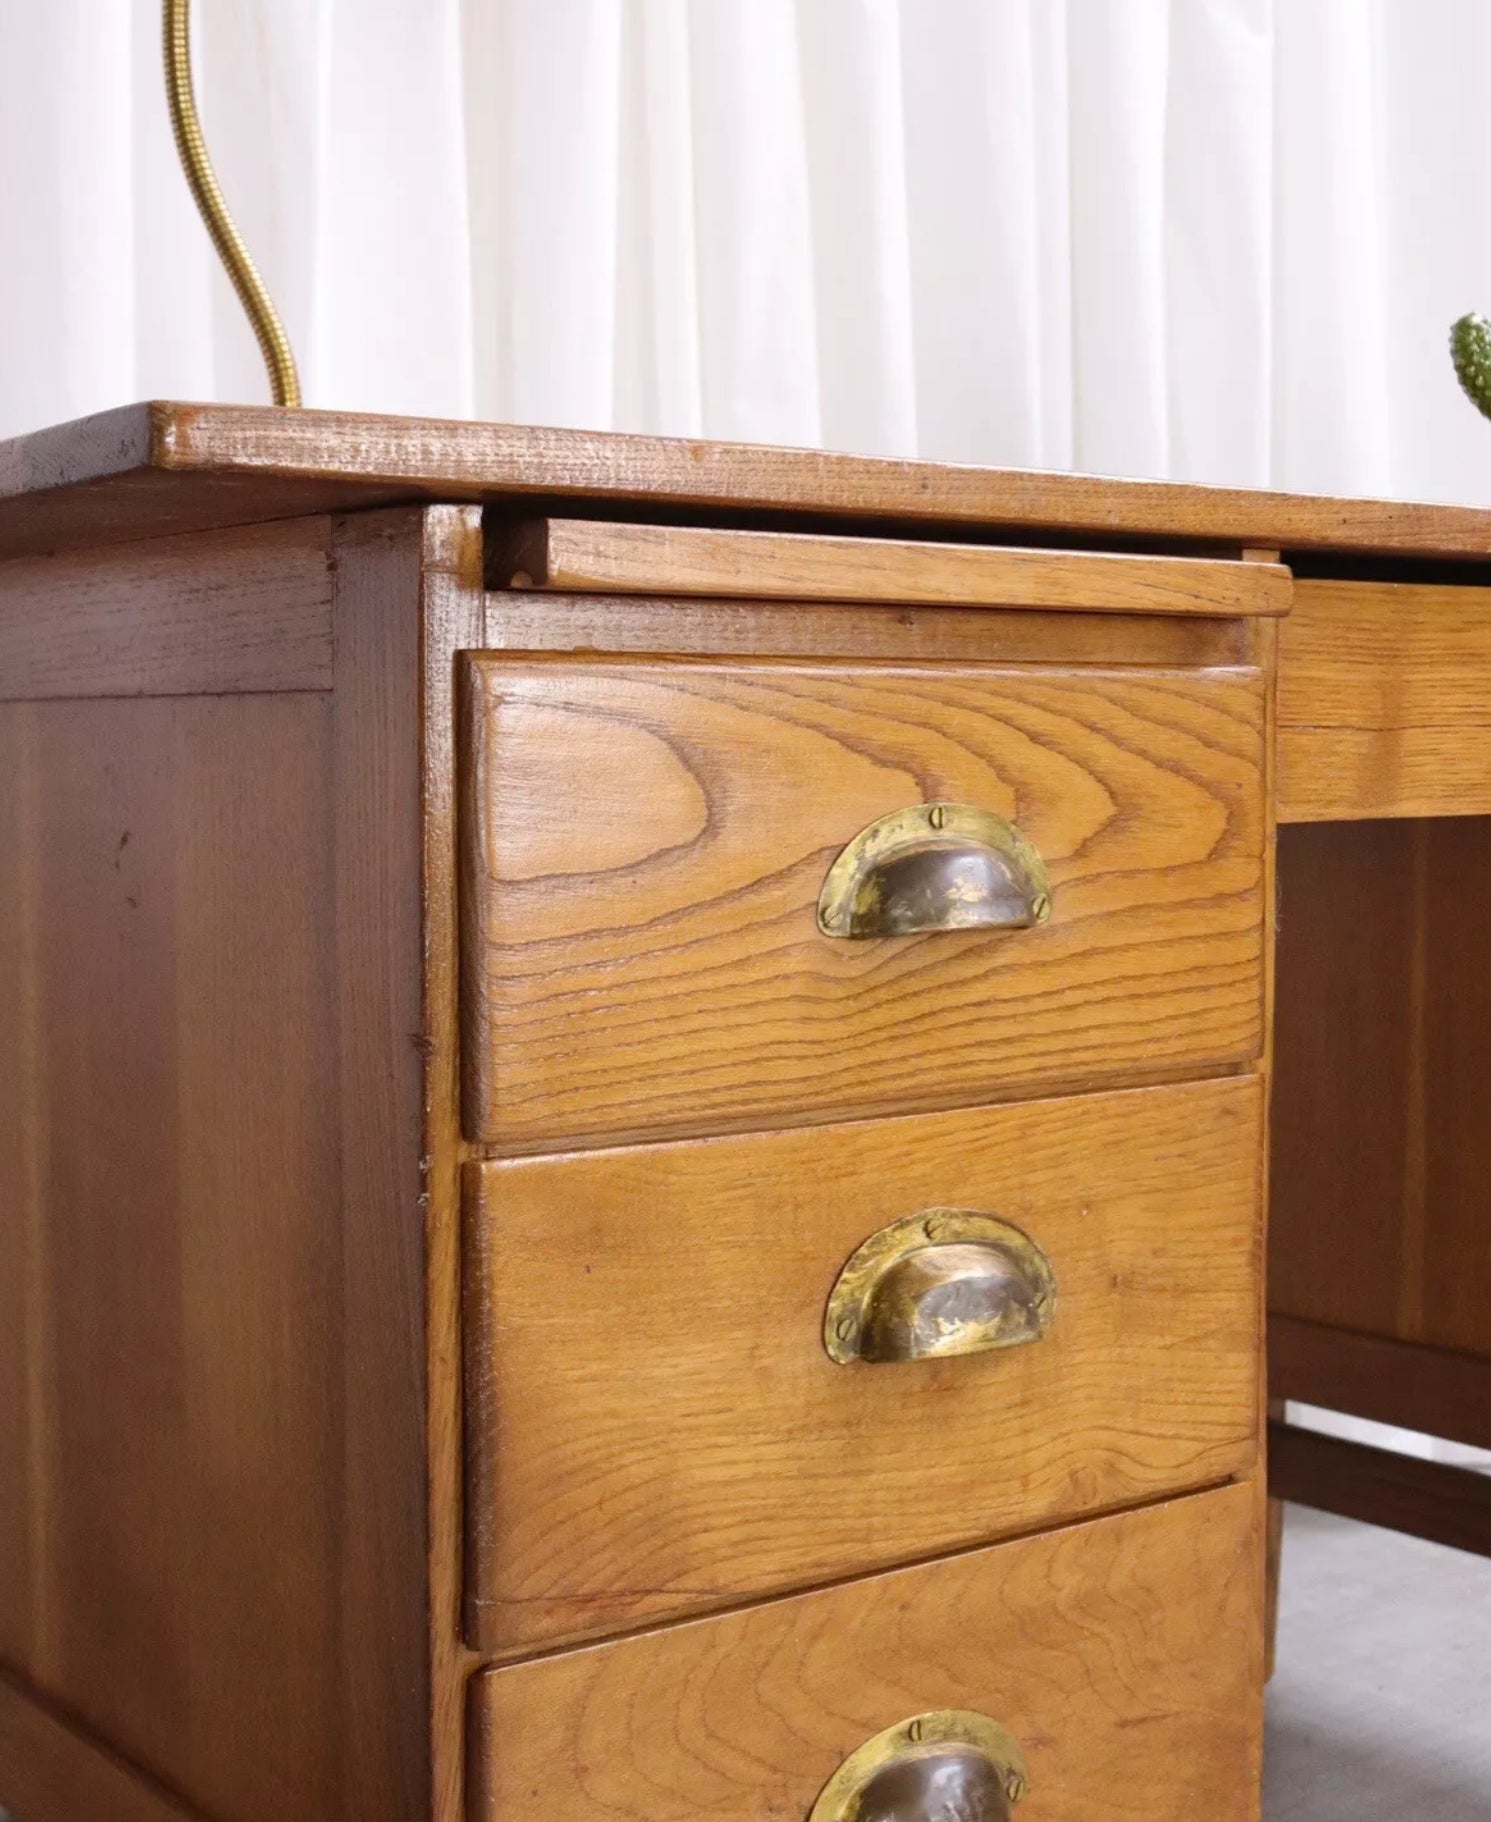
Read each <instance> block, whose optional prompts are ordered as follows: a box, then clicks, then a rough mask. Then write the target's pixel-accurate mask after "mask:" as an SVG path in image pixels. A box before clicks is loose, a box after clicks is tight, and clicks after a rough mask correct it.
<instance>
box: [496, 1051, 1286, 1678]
mask: <svg viewBox="0 0 1491 1822" xmlns="http://www.w3.org/2000/svg"><path fill="white" fill-rule="evenodd" d="M1260 1109H1261V1094H1260V1090H1259V1087H1258V1084H1257V1081H1256V1080H1255V1079H1242V1080H1235V1081H1229V1082H1210V1083H1197V1084H1193V1085H1190V1086H1185V1087H1176V1088H1164V1089H1131V1090H1128V1091H1125V1092H1120V1093H1116V1094H1107V1095H1094V1096H1091V1097H1084V1098H1082V1099H1079V1100H1073V1101H1037V1102H1025V1103H1017V1104H1015V1105H1013V1106H1007V1107H1002V1108H992V1109H980V1110H977V1111H972V1112H961V1113H954V1114H927V1115H919V1116H914V1117H911V1118H908V1119H901V1120H888V1121H883V1122H880V1123H877V1124H872V1125H851V1126H840V1127H828V1128H820V1129H818V1130H815V1131H798V1132H789V1133H770V1134H761V1135H755V1136H751V1137H747V1138H735V1139H721V1140H714V1141H710V1142H708V1143H703V1144H699V1143H695V1144H677V1145H662V1146H651V1147H640V1148H637V1149H634V1150H630V1151H619V1152H610V1153H599V1154H586V1153H576V1154H572V1155H571V1156H569V1157H565V1158H556V1159H533V1160H529V1159H514V1160H509V1161H506V1162H501V1163H488V1164H473V1165H471V1166H468V1175H467V1180H466V1190H467V1195H466V1270H465V1284H466V1295H467V1311H466V1349H467V1355H466V1373H467V1382H466V1383H467V1416H466V1437H467V1459H468V1475H469V1482H468V1488H467V1501H466V1511H467V1517H468V1527H469V1529H468V1550H467V1594H468V1601H467V1628H468V1636H469V1638H470V1640H471V1642H472V1643H473V1644H474V1645H476V1646H477V1647H478V1648H480V1649H482V1650H484V1651H487V1652H489V1653H492V1654H495V1655H509V1654H512V1653H515V1652H518V1651H522V1650H524V1649H527V1648H530V1647H538V1646H547V1645H553V1644H558V1643H563V1642H566V1641H570V1640H575V1639H580V1638H585V1637H591V1636H595V1635H597V1634H601V1633H605V1632H608V1631H615V1630H618V1629H620V1628H622V1627H625V1626H634V1625H638V1624H641V1623H643V1622H644V1621H648V1620H652V1619H656V1618H658V1617H660V1616H664V1615H677V1614H682V1613H688V1612H698V1611H702V1610H705V1609H708V1608H710V1607H715V1606H723V1605H725V1604H727V1603H729V1602H732V1601H738V1600H740V1599H742V1598H746V1597H751V1596H755V1595H761V1594H766V1593H771V1592H776V1591H780V1590H782V1589H785V1588H790V1587H801V1586H806V1585H808V1584H810V1583H813V1582H818V1581H826V1580H829V1579H831V1578H833V1577H836V1576H844V1575H851V1574H858V1573H863V1572H864V1571H866V1570H869V1569H873V1568H879V1567H882V1566H884V1565H886V1564H889V1563H894V1562H905V1561H910V1560H912V1559H914V1558H916V1557H921V1556H929V1555H932V1554H934V1553H935V1552H938V1551H941V1550H947V1549H954V1548H958V1547H962V1546H967V1545H971V1544H976V1543H983V1542H987V1541H988V1540H989V1539H990V1538H992V1537H997V1536H999V1535H1001V1534H1005V1533H1012V1532H1015V1531H1021V1530H1026V1529H1032V1528H1034V1527H1036V1526H1038V1525H1042V1524H1050V1523H1054V1522H1058V1521H1061V1520H1064V1519H1068V1518H1072V1517H1077V1516H1081V1515H1083V1514H1085V1513H1089V1512H1092V1511H1095V1510H1099V1509H1102V1508H1105V1507H1115V1506H1118V1505H1122V1504H1126V1503H1128V1502H1131V1501H1138V1500H1142V1499H1151V1498H1154V1497H1156V1496H1159V1495H1162V1494H1165V1493H1168V1492H1172V1491H1176V1490H1179V1489H1182V1488H1186V1487H1196V1486H1202V1485H1206V1484H1208V1483H1211V1482H1216V1481H1220V1480H1223V1479H1225V1478H1227V1477H1228V1476H1231V1475H1235V1474H1239V1473H1242V1472H1244V1471H1246V1469H1247V1468H1248V1466H1249V1465H1250V1463H1251V1462H1252V1460H1253V1457H1254V1453H1255V1445H1256V1433H1257V1425H1258V1411H1257V1382H1258V1371H1259V1369H1258V1360H1257V1334H1258V1306H1259V1300H1260V1288H1259V1265H1258V1242H1259V1212H1258V1211H1259V1178H1260V1166H1259V1144H1260V1126H1261V1115H1260ZM939 1207H943V1208H946V1207H952V1208H963V1209H976V1210H983V1211H987V1212H991V1213H994V1214H998V1215H1001V1216H1003V1217H1004V1218H1005V1219H1007V1220H1008V1221H1010V1222H1012V1223H1014V1224H1015V1225H1017V1226H1018V1227H1019V1228H1020V1229H1021V1230H1023V1232H1025V1233H1026V1234H1028V1235H1029V1236H1030V1237H1031V1238H1032V1239H1033V1240H1035V1241H1036V1242H1037V1244H1038V1245H1039V1246H1040V1247H1041V1248H1042V1249H1043V1250H1044V1252H1045V1254H1046V1255H1047V1257H1048V1258H1049V1260H1050V1264H1051V1268H1052V1270H1053V1271H1054V1275H1055V1282H1056V1313H1055V1318H1054V1321H1053V1322H1052V1325H1051V1327H1050V1329H1049V1331H1048V1332H1047V1333H1046V1334H1045V1335H1044V1336H1043V1337H1041V1338H1040V1339H1038V1340H1033V1341H1028V1342H1025V1343H1023V1344H1021V1345H1020V1346H1016V1347H1008V1348H1003V1349H1000V1350H997V1351H993V1352H988V1353H982V1354H968V1355H964V1356H960V1357H956V1358H943V1359H923V1360H914V1361H895V1362H880V1363H875V1364H870V1363H867V1362H863V1361H853V1362H851V1363H850V1364H848V1365H838V1364H835V1362H834V1361H832V1360H831V1359H830V1358H829V1356H828V1354H827V1352H826V1351H825V1345H824V1339H823V1337H824V1313H825V1306H826V1304H827V1302H828V1299H829V1294H830V1292H831V1290H832V1289H833V1287H834V1284H835V1281H836V1279H837V1277H838V1274H839V1271H840V1269H841V1267H842V1266H843V1265H844V1263H845V1262H846V1261H847V1260H848V1259H849V1257H850V1255H851V1254H853V1253H854V1252H855V1250H856V1249H857V1248H858V1247H859V1246H860V1245H861V1243H862V1242H863V1241H865V1240H866V1239H867V1238H868V1237H869V1236H871V1235H873V1234H875V1233H877V1232H878V1231H879V1230H881V1229H883V1228H884V1227H886V1226H887V1225H888V1224H890V1223H892V1222H894V1221H896V1220H897V1219H899V1218H900V1217H903V1216H908V1215H913V1214H916V1213H917V1212H919V1211H922V1210H927V1209H933V1208H939Z"/></svg>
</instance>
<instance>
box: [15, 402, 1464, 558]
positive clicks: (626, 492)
mask: <svg viewBox="0 0 1491 1822" xmlns="http://www.w3.org/2000/svg"><path fill="white" fill-rule="evenodd" d="M419 500H446V501H484V502H486V501H495V502H502V501H508V502H513V503H518V502H520V501H521V502H523V503H525V504H528V505H531V506H533V507H536V508H544V507H553V506H556V505H559V504H563V503H567V504H568V505H569V506H570V508H571V510H573V508H574V505H575V503H576V502H579V501H585V502H587V503H589V506H590V508H591V510H592V512H593V513H598V514H607V513H609V514H616V513H619V512H620V511H623V510H625V509H626V508H627V507H629V506H634V505H637V504H639V503H641V502H645V503H646V506H647V516H648V517H652V518H659V517H676V518H679V519H695V520H707V521H711V522H714V523H741V524H783V525H786V524H796V525H797V526H798V527H799V528H803V529H806V528H808V527H810V526H813V527H817V526H825V525H830V524H832V525H838V526H846V527H847V526H854V525H858V526H859V527H861V528H863V527H864V525H865V522H866V521H868V520H873V521H875V529H876V530H878V531H881V532H885V531H888V530H904V531H907V532H915V533H917V534H918V535H920V536H924V537H925V536H928V535H942V536H948V535H953V536H956V535H959V534H960V533H961V534H962V535H965V536H967V537H969V538H976V537H979V536H988V535H989V534H990V533H997V534H999V535H1001V536H1003V537H1011V536H1014V537H1018V535H1019V534H1021V533H1024V534H1027V535H1029V536H1032V537H1038V538H1040V539H1041V540H1043V541H1044V540H1047V539H1051V538H1053V537H1060V536H1067V537H1071V538H1073V539H1075V540H1079V541H1087V542H1096V541H1100V542H1104V543H1110V544H1120V545H1121V544H1124V543H1128V544H1136V545H1149V546H1151V547H1155V546H1165V547H1173V548H1193V547H1197V546H1206V545H1210V546H1216V545H1224V546H1225V545H1232V546H1236V545H1239V544H1241V545H1252V546H1259V547H1264V548H1272V549H1279V550H1282V551H1285V552H1291V551H1300V552H1304V551H1328V552H1339V553H1342V554H1343V555H1348V556H1350V555H1358V556H1377V557H1400V558H1403V557H1408V558H1427V559H1433V558H1448V559H1461V560H1464V559H1476V558H1480V559H1485V558H1486V557H1487V556H1488V555H1491V510H1488V509H1482V508H1474V507H1463V506H1437V505H1416V504H1411V503H1407V502H1402V501H1395V500H1351V499H1335V498H1331V497H1329V496H1325V495H1310V494H1285V493H1267V492H1262V491H1257V490H1252V489H1243V488H1226V487H1201V486H1194V485H1190V484H1185V483H1179V482H1171V481H1139V480H1114V479H1106V478H1102V477H1094V476H1090V475H1080V474H1068V473H1056V472H1049V471H1043V470H1037V469H1000V468H968V467H959V466H954V465H951V464H944V463H935V462H908V461H900V460H894V459H891V458H887V457H880V456H852V455H834V454H828V453H824V452H822V451H817V450H804V449H780V448H770V447H764V446H756V445H746V444H731V443H705V442H686V441H682V440H678V439H674V438H666V437H643V436H621V435H616V434H614V433H606V432H592V431H580V430H545V429H537V428H530V427H527V426H521V425H508V424H481V423H473V422H459V421H440V420H435V419H426V418H400V417H377V416H372V415H367V414H358V413H344V412H328V411H286V410H279V409H275V408H273V407H269V406H238V405H188V404H176V403H170V402H159V401H157V402H151V403H144V404H138V405H127V406H123V407H121V408H119V409H118V410H115V411H108V412H104V413H101V414H100V415H98V416H96V417H91V418H82V419H79V420H77V421H76V422H74V423H71V424H62V425H57V426H54V427H52V428H50V429H47V430H41V431H37V432H34V433H33V434H31V435H29V436H24V437H19V438H16V439H14V440H12V441H10V442H5V443H0V557H8V556H19V555H25V554H31V553H40V552H45V551H48V550H55V549H60V548H64V547H68V546H82V545H90V544H91V545H96V544H105V543H112V542H115V541H119V540H124V539H131V538H140V537H153V536H161V535H164V534H167V533H170V532H179V531H190V530H198V529H202V528H205V527H208V526H222V525H238V524H249V523H253V522H256V521H259V520H268V519H282V518H291V517H297V516H300V515H303V514H310V513H319V512H339V511H352V510H360V509H364V508H367V507H372V506H380V505H393V504H397V503H399V502H407V501H419ZM937 528H941V529H940V531H939V530H938V529H937Z"/></svg>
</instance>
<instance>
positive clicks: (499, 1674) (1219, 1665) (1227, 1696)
mask: <svg viewBox="0 0 1491 1822" xmlns="http://www.w3.org/2000/svg"><path fill="white" fill-rule="evenodd" d="M1259 1516H1260V1502H1259V1498H1258V1494H1257V1492H1256V1490H1255V1488H1254V1487H1253V1486H1251V1485H1245V1486H1240V1487H1233V1488H1228V1489H1225V1490H1223V1491H1221V1492H1217V1493H1207V1494H1202V1495H1199V1496H1197V1497H1194V1498H1190V1499H1185V1500H1179V1501H1175V1502H1172V1503H1170V1504H1168V1505H1162V1506H1157V1507H1151V1508H1149V1509H1147V1510H1145V1511H1142V1512H1133V1513H1126V1514H1124V1515H1122V1516H1119V1517H1116V1518H1105V1519H1099V1520H1096V1521H1094V1522H1092V1523H1089V1524H1084V1525H1078V1526H1075V1527H1073V1528H1071V1529H1069V1530H1065V1531H1059V1532H1055V1533H1048V1534H1046V1535H1044V1536H1041V1537H1033V1538H1027V1539H1023V1540H1021V1541H1019V1542H1016V1543H1011V1544H1005V1545H1002V1546H1000V1547H997V1548H995V1549H990V1550H980V1551H976V1552H972V1553H970V1554H968V1555H964V1556H960V1557H956V1558H953V1559H951V1560H948V1561H944V1562H939V1563H933V1564H930V1565H925V1566H922V1567H918V1568H914V1569H905V1570H900V1571H897V1572H895V1573H892V1574H889V1575H883V1576H877V1577H874V1578H872V1579H869V1580H866V1581H860V1582H854V1583H850V1584H848V1585H845V1586H840V1587H835V1588H830V1589H825V1590H822V1591H819V1592H816V1593H812V1594H807V1595H801V1596H798V1597H796V1598H795V1599H792V1600H787V1601H780V1602H775V1603H772V1604H770V1605H768V1606H764V1607H755V1608H750V1609H746V1610H744V1611H738V1612H734V1613H730V1614H727V1615H725V1616H723V1617H719V1618H715V1619H710V1620H704V1621H697V1622H694V1623H692V1624H688V1625H683V1626H676V1627H672V1628H669V1629H666V1630H663V1631H659V1632H653V1633H649V1634H647V1635H645V1636H643V1637H639V1638H631V1639H624V1640H620V1641H617V1642H616V1643H614V1644H610V1645H605V1646H601V1647H599V1648H596V1649H593V1650H588V1651H576V1652H569V1653H565V1654H562V1655H559V1656H556V1657H550V1658H546V1659H544V1660H542V1661H540V1662H538V1663H532V1664H521V1665H514V1666H512V1667H509V1668H506V1669H500V1670H492V1671H487V1672H484V1673H483V1674H481V1675H479V1676H478V1677H477V1678H475V1680H474V1682H473V1685H472V1699H471V1733H470V1742H469V1751H468V1755H467V1758H468V1779H469V1785H470V1791H471V1805H470V1809H469V1815H470V1817H471V1822H514V1819H515V1818H518V1817H521V1818H523V1822H573V1818H575V1817H578V1816H608V1817H609V1816H614V1817H618V1818H619V1817H625V1818H626V1822H699V1819H701V1818H708V1819H709V1822H765V1819H766V1818H768V1817H771V1818H776V1817H780V1818H783V1819H784V1822H787V1819H789V1818H790V1819H791V1822H804V1819H806V1818H807V1817H808V1816H809V1815H810V1814H811V1813H812V1812H813V1810H814V1805H815V1800H816V1799H817V1798H818V1796H819V1793H820V1791H821V1790H822V1789H823V1787H824V1785H825V1783H826V1782H827V1780H828V1779H829V1778H830V1777H831V1776H832V1775H833V1773H834V1772H835V1771H836V1769H837V1768H838V1767H839V1766H840V1765H841V1764H842V1763H843V1761H844V1760H845V1758H846V1757H847V1756H848V1755H849V1754H851V1753H853V1752H854V1751H855V1750H856V1749H857V1748H859V1747H860V1746H861V1745H862V1743H863V1742H865V1741H866V1740H868V1739H870V1738H872V1737H873V1736H875V1735H877V1734H879V1733H881V1732H882V1731H883V1730H885V1729H889V1728H893V1727H896V1726H897V1724H898V1723H902V1722H904V1721H906V1720H908V1719H910V1718H911V1717H914V1716H922V1715H930V1714H931V1713H933V1712H934V1711H938V1710H953V1711H959V1712H961V1713H967V1712H972V1713H974V1714H976V1715H981V1716H984V1717H987V1718H988V1719H991V1720H992V1721H994V1722H995V1723H997V1724H998V1726H999V1727H1000V1728H1001V1729H1002V1730H1004V1731H1005V1732H1006V1733H1007V1734H1008V1735H1009V1736H1010V1738H1011V1740H1012V1741H1013V1742H1014V1744H1015V1746H1016V1748H1017V1750H1018V1752H1019V1756H1020V1758H1021V1759H1022V1760H1023V1769H1024V1773H1025V1777H1026V1781H1027V1786H1028V1791H1027V1794H1026V1796H1025V1798H1024V1800H1023V1801H1021V1802H1019V1803H1018V1804H1017V1805H1016V1807H1015V1809H1014V1818H1015V1822H1026V1819H1027V1818H1028V1822H1196V1818H1197V1817H1199V1816H1205V1817H1207V1818H1208V1822H1256V1818H1257V1815H1258V1775H1259V1756H1260V1733H1261V1712H1260V1711H1261V1691H1262V1681H1263V1672H1262V1662H1261V1656H1262V1653H1261V1635H1262V1624H1261V1615H1260V1592H1261V1588H1260V1584H1261V1562H1260V1549H1259V1522H1258V1521H1259ZM927 1731H929V1729H927V1728H924V1729H923V1732H924V1734H925V1733H926V1732H927ZM930 1731H932V1732H934V1733H935V1723H933V1724H932V1726H931V1728H930ZM875 1813H876V1814H877V1815H878V1814H880V1813H881V1812H880V1811H879V1810H877V1811H876V1812H875ZM912 1813H917V1812H912ZM920 1813H923V1814H930V1813H933V1812H932V1810H931V1809H930V1808H928V1809H926V1810H923V1811H922V1812H920ZM935 1813H937V1814H940V1815H947V1816H952V1815H958V1816H960V1817H961V1816H964V1815H967V1816H969V1817H970V1818H977V1822H999V1811H998V1809H997V1808H987V1809H986V1808H980V1807H976V1806H974V1805H967V1806H963V1807H956V1808H955V1807H948V1808H946V1809H939V1810H938V1811H936V1812H935ZM815 1822H822V1816H821V1812H820V1816H819V1817H815Z"/></svg>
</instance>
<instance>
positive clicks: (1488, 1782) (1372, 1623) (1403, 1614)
mask: <svg viewBox="0 0 1491 1822" xmlns="http://www.w3.org/2000/svg"><path fill="white" fill-rule="evenodd" d="M1264 1815H1265V1818H1266V1822H1406V1819H1408V1818H1412V1822H1491V1561H1487V1560H1485V1559H1483V1558H1480V1557H1474V1556H1467V1555H1464V1554H1462V1553H1461V1552H1459V1551H1455V1550H1444V1549H1441V1548H1440V1547H1439V1546H1438V1545H1436V1544H1425V1543H1421V1542H1419V1541H1418V1540H1417V1539H1416V1538H1406V1537H1399V1536H1397V1535H1396V1534H1395V1533H1393V1532H1390V1531H1379V1530H1376V1529H1373V1528H1371V1527H1369V1526H1366V1525H1356V1524H1352V1523H1350V1522H1349V1521H1348V1520H1346V1519H1337V1518H1331V1517H1328V1516H1327V1515H1325V1514H1323V1513H1318V1512H1306V1511H1303V1510H1300V1509H1298V1508H1293V1507H1291V1509H1290V1512H1289V1516H1288V1521H1287V1524H1286V1528H1285V1541H1284V1576H1283V1585H1282V1599H1281V1613H1280V1624H1279V1657H1278V1669H1277V1672H1276V1674H1275V1677H1274V1682H1273V1686H1272V1688H1271V1689H1270V1691H1269V1704H1268V1743H1267V1757H1266V1762H1265V1773H1264Z"/></svg>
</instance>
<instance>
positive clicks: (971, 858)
mask: <svg viewBox="0 0 1491 1822" xmlns="http://www.w3.org/2000/svg"><path fill="white" fill-rule="evenodd" d="M1050 915H1051V887H1050V885H1049V884H1048V882H1047V879H1046V868H1045V864H1044V862H1043V861H1042V860H1041V857H1040V855H1039V854H1038V853H1037V852H1036V850H1035V849H1034V848H1033V847H1032V846H1031V844H1030V843H1029V842H1028V841H1027V840H1026V839H1025V837H1024V836H1023V835H1022V834H1021V833H1020V831H1019V830H1018V829H1017V828H1016V827H1015V826H1014V824H1013V823H1009V822H1006V821H1005V819H1004V818H1003V817H1002V816H996V815H995V814H994V813H993V811H991V810H980V809H976V808H975V807H974V806H973V805H972V804H967V803H919V804H916V805H914V806H913V807H912V808H911V809H909V810H897V811H895V812H894V813H893V814H892V815H890V816H882V817H881V818H880V820H879V821H878V822H872V823H871V824H870V826H869V827H868V828H867V829H861V830H860V832H859V834H858V835H856V836H855V838H854V840H853V841H851V842H850V844H849V846H848V847H847V848H845V849H844V851H843V852H842V853H841V854H840V855H839V857H838V859H837V860H836V861H835V862H834V864H833V865H832V866H831V867H830V868H829V870H828V877H827V878H826V879H825V880H824V882H823V890H822V892H820V893H819V895H818V928H819V929H820V930H821V931H822V932H823V934H824V935H825V936H847V937H868V936H913V935H915V934H916V933H917V932H918V931H921V930H1026V929H1029V928H1030V926H1031V925H1032V924H1043V923H1045V921H1046V919H1047V918H1048V917H1050Z"/></svg>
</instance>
